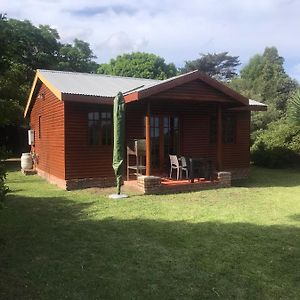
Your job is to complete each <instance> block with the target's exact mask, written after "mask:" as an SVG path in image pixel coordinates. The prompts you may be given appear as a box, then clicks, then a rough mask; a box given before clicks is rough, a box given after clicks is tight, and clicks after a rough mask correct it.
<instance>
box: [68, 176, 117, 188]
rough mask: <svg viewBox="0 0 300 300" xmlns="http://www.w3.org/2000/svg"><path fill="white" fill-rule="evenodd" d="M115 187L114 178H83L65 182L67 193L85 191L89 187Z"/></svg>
mask: <svg viewBox="0 0 300 300" xmlns="http://www.w3.org/2000/svg"><path fill="white" fill-rule="evenodd" d="M112 186H116V178H115V177H113V178H111V177H104V178H83V179H69V180H66V189H67V190H68V191H71V190H78V189H86V188H90V187H100V188H106V187H112Z"/></svg>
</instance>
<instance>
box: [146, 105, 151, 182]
mask: <svg viewBox="0 0 300 300" xmlns="http://www.w3.org/2000/svg"><path fill="white" fill-rule="evenodd" d="M150 174H151V133H150V102H148V103H147V113H146V176H150Z"/></svg>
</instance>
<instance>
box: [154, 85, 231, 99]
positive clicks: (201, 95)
mask: <svg viewBox="0 0 300 300" xmlns="http://www.w3.org/2000/svg"><path fill="white" fill-rule="evenodd" d="M155 97H156V98H162V99H181V100H182V99H186V100H196V101H219V102H236V100H234V99H233V98H231V97H230V96H228V95H225V94H224V93H222V92H221V91H219V90H217V89H215V88H213V87H211V86H210V85H208V84H207V83H205V82H203V81H201V80H195V81H192V82H189V83H186V84H182V85H180V86H177V87H175V88H172V89H169V90H167V91H164V92H161V93H159V94H157V95H156V96H155Z"/></svg>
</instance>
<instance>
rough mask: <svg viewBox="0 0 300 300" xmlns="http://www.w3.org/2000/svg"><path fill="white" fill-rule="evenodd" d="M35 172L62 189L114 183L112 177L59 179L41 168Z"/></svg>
mask: <svg viewBox="0 0 300 300" xmlns="http://www.w3.org/2000/svg"><path fill="white" fill-rule="evenodd" d="M36 171H37V174H38V175H39V176H41V177H42V178H44V179H46V180H47V181H48V182H50V183H52V184H55V185H57V186H58V187H60V188H61V189H64V190H68V191H71V190H78V189H85V188H90V187H100V188H105V187H111V186H115V185H116V179H115V178H114V177H113V178H111V177H106V178H82V179H67V180H64V179H61V178H58V177H56V176H54V175H51V174H49V173H47V172H45V171H43V170H40V169H38V168H37V169H36Z"/></svg>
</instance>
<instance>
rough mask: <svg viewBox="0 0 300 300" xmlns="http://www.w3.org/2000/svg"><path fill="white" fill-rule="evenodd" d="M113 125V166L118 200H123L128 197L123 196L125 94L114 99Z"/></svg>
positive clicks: (119, 94) (120, 94)
mask: <svg viewBox="0 0 300 300" xmlns="http://www.w3.org/2000/svg"><path fill="white" fill-rule="evenodd" d="M113 124H114V147H113V164H112V166H113V169H114V171H115V175H116V181H117V195H118V197H116V198H121V197H122V198H123V197H124V196H126V195H121V184H122V174H123V166H124V142H125V102H124V97H123V94H122V93H121V92H119V93H118V95H117V96H116V97H115V99H114V112H113ZM111 196H113V195H111ZM115 196H116V195H115ZM126 197H127V196H126ZM113 198H114V197H113Z"/></svg>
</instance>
